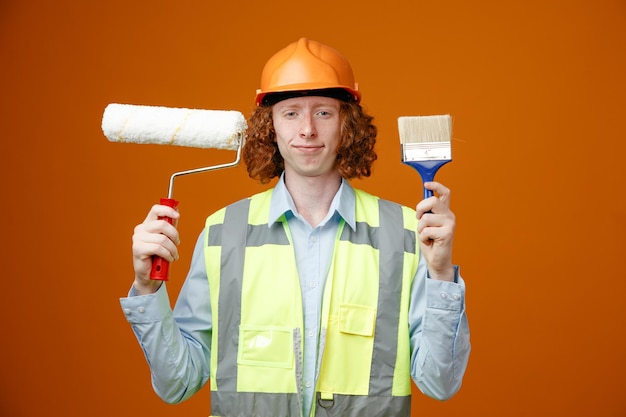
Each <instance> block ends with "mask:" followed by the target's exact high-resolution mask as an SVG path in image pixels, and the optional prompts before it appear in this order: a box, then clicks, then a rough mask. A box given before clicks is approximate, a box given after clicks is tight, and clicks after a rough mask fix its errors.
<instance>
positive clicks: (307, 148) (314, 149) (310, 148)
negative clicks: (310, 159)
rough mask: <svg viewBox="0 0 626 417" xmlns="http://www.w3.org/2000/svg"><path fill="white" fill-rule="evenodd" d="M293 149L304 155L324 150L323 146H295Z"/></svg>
mask: <svg viewBox="0 0 626 417" xmlns="http://www.w3.org/2000/svg"><path fill="white" fill-rule="evenodd" d="M294 148H295V149H296V150H297V151H300V152H304V153H314V152H318V151H320V150H322V149H324V146H323V145H295V146H294Z"/></svg>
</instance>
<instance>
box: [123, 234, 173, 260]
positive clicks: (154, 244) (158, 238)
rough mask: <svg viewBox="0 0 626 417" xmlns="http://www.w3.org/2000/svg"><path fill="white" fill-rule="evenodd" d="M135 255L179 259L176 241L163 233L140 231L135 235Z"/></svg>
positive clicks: (142, 257) (139, 257)
mask: <svg viewBox="0 0 626 417" xmlns="http://www.w3.org/2000/svg"><path fill="white" fill-rule="evenodd" d="M132 246H133V247H132V250H133V256H134V257H136V258H138V259H143V260H145V259H148V258H150V257H152V256H159V257H161V258H163V259H166V260H168V261H170V262H171V261H174V260H176V259H178V248H177V246H176V244H174V242H173V241H172V240H171V239H170V238H168V237H167V236H165V235H163V234H158V233H138V234H135V235H133V245H132Z"/></svg>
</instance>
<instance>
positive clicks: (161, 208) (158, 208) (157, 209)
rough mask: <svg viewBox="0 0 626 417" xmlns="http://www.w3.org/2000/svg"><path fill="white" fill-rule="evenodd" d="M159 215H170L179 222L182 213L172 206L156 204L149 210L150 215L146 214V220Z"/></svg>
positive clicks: (154, 218) (156, 217) (153, 218)
mask: <svg viewBox="0 0 626 417" xmlns="http://www.w3.org/2000/svg"><path fill="white" fill-rule="evenodd" d="M159 217H169V218H170V219H172V220H174V222H177V221H178V218H179V217H180V213H179V212H178V210H177V209H174V208H172V207H169V206H165V205H162V204H155V205H153V206H152V208H150V211H149V212H148V215H147V216H146V219H145V220H144V222H146V221H151V220H156V219H158V218H159Z"/></svg>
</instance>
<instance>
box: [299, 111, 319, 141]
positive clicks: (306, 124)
mask: <svg viewBox="0 0 626 417" xmlns="http://www.w3.org/2000/svg"><path fill="white" fill-rule="evenodd" d="M316 135H317V130H316V128H315V121H314V120H313V115H310V114H306V115H304V116H303V117H302V123H301V124H300V137H302V138H305V139H310V138H314V137H315V136H316Z"/></svg>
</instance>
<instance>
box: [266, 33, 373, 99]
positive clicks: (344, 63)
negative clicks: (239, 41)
mask: <svg viewBox="0 0 626 417" xmlns="http://www.w3.org/2000/svg"><path fill="white" fill-rule="evenodd" d="M312 90H313V91H314V90H330V91H333V90H334V91H337V90H339V91H341V90H344V91H345V92H347V93H348V94H349V96H348V97H350V98H352V99H354V100H355V101H356V102H357V103H358V102H360V101H361V93H359V87H358V84H357V83H356V82H354V74H353V73H352V67H351V66H350V63H349V62H348V60H347V59H346V58H345V57H344V56H343V55H341V54H340V53H339V52H337V51H336V50H335V49H333V48H331V47H329V46H326V45H323V44H321V43H319V42H316V41H312V40H309V39H307V38H300V39H299V40H298V41H297V42H294V43H292V44H289V45H288V46H287V47H285V48H283V49H281V50H280V51H278V52H277V53H276V54H274V55H273V56H272V57H271V58H270V59H269V60H268V61H267V63H266V64H265V67H263V72H262V74H261V88H259V89H258V90H257V91H256V105H257V106H259V105H261V104H262V103H263V99H264V98H265V96H266V95H267V96H268V98H269V97H270V96H271V95H273V94H274V93H290V92H305V91H307V92H308V91H312Z"/></svg>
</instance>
